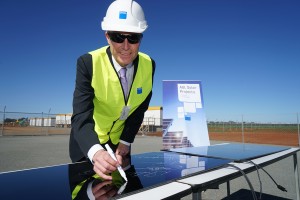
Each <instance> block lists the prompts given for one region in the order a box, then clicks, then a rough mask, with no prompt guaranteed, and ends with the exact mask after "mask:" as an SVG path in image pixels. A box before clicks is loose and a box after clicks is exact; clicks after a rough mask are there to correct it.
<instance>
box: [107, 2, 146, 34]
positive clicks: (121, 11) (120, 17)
mask: <svg viewBox="0 0 300 200" xmlns="http://www.w3.org/2000/svg"><path fill="white" fill-rule="evenodd" d="M101 27H102V30H104V31H121V32H132V33H143V32H144V31H145V30H146V29H147V27H148V25H147V21H146V20H145V15H144V11H143V9H142V7H141V6H140V5H139V4H138V3H137V2H135V1H132V0H115V1H114V2H113V3H112V4H110V6H109V7H108V9H107V12H106V16H105V17H104V18H103V21H102V23H101Z"/></svg>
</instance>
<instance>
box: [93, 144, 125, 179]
mask: <svg viewBox="0 0 300 200" xmlns="http://www.w3.org/2000/svg"><path fill="white" fill-rule="evenodd" d="M116 157H117V160H118V161H119V162H118V161H115V160H114V159H113V158H112V157H111V156H110V155H109V153H108V152H107V151H105V150H104V149H102V150H99V151H97V152H96V153H95V155H94V157H93V162H94V168H93V169H94V171H95V172H96V173H97V174H98V175H99V176H100V177H101V178H103V179H104V180H112V176H109V175H108V174H110V173H112V172H114V171H116V170H117V167H118V166H119V165H121V164H122V157H121V156H120V155H116Z"/></svg>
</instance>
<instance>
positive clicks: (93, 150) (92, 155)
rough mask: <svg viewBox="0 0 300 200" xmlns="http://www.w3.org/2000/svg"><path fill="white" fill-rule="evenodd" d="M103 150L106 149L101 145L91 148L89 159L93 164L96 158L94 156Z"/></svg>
mask: <svg viewBox="0 0 300 200" xmlns="http://www.w3.org/2000/svg"><path fill="white" fill-rule="evenodd" d="M103 149H104V148H103V147H102V146H101V145H100V144H95V145H94V146H92V147H91V148H90V150H89V152H88V157H89V159H90V161H91V162H92V163H94V162H93V158H94V155H95V154H96V153H97V151H99V150H103Z"/></svg>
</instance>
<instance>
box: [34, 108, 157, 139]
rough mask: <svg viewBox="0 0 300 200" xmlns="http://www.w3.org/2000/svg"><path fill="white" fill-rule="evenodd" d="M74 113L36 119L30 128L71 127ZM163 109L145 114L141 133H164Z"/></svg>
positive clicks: (155, 109)
mask: <svg viewBox="0 0 300 200" xmlns="http://www.w3.org/2000/svg"><path fill="white" fill-rule="evenodd" d="M71 117H72V113H65V114H63V113H62V114H57V115H56V116H55V117H48V116H47V117H46V116H45V117H35V118H30V119H29V125H30V126H47V127H58V128H70V127H71ZM162 120H163V118H162V107H161V106H152V107H151V106H150V107H149V108H148V110H147V111H146V112H145V117H144V121H143V123H142V125H141V128H140V130H139V131H140V132H142V133H143V134H144V133H147V132H160V131H162V124H163V122H162Z"/></svg>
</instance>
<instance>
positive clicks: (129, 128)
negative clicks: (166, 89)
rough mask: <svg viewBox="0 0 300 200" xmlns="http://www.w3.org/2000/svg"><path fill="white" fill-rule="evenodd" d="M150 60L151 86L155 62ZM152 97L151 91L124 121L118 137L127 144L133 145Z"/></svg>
mask: <svg viewBox="0 0 300 200" xmlns="http://www.w3.org/2000/svg"><path fill="white" fill-rule="evenodd" d="M151 60H152V77H151V78H152V85H153V80H154V74H155V61H154V60H153V59H151ZM151 97H152V90H151V92H150V93H149V95H148V96H147V98H146V99H145V101H143V103H142V104H141V105H140V106H139V107H138V108H137V109H136V110H135V111H134V112H133V113H132V114H131V115H130V116H129V117H128V118H127V120H126V121H125V127H124V130H123V133H122V135H121V137H120V139H121V140H123V141H126V142H128V143H133V141H134V138H135V136H136V134H137V133H138V131H139V128H140V126H141V124H142V123H143V120H144V114H145V112H146V111H147V110H148V107H149V104H150V100H151Z"/></svg>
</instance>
